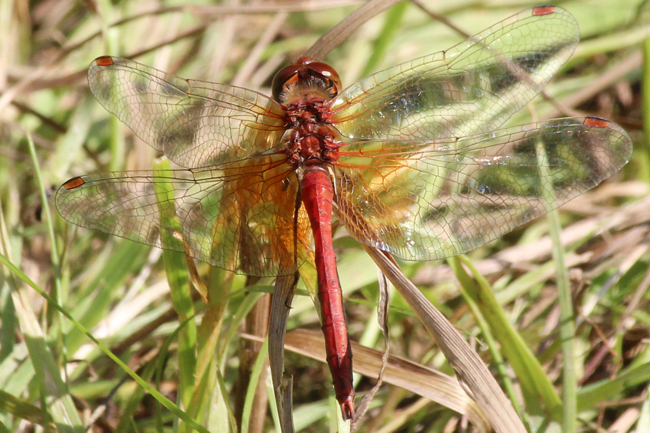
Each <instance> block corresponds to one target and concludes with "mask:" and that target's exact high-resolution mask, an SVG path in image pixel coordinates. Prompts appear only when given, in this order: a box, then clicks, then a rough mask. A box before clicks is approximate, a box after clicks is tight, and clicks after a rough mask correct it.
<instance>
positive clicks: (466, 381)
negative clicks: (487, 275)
mask: <svg viewBox="0 0 650 433" xmlns="http://www.w3.org/2000/svg"><path fill="white" fill-rule="evenodd" d="M362 246H363V248H364V249H365V250H366V252H367V253H368V254H369V255H370V257H372V259H373V260H374V261H375V263H377V266H379V269H381V271H382V272H383V273H384V275H386V277H388V279H389V280H390V282H391V283H393V285H394V286H395V288H396V289H397V290H398V291H399V292H400V293H401V294H402V296H403V297H404V299H405V300H406V301H407V302H408V303H409V305H410V306H411V308H412V309H413V311H414V312H415V314H417V316H418V318H419V319H420V320H421V321H422V323H423V324H424V326H425V327H426V328H427V330H428V331H429V333H431V335H432V336H433V337H434V338H435V340H436V342H437V343H438V345H439V346H440V349H441V350H442V352H443V353H444V354H445V357H446V358H447V360H448V361H449V364H450V365H451V366H452V368H453V369H454V371H455V372H456V374H457V375H458V380H459V381H460V383H461V384H462V385H463V387H464V389H465V391H466V392H467V393H468V394H469V395H470V396H471V397H472V399H473V400H474V401H475V402H476V403H477V404H478V406H479V407H480V408H481V410H482V411H483V413H484V414H485V416H486V417H487V418H488V419H489V420H490V424H491V425H492V427H493V428H494V429H495V431H497V432H498V433H519V432H525V431H526V429H525V428H524V426H523V424H522V422H521V420H520V419H519V417H518V416H517V413H516V412H515V410H514V409H513V407H512V404H511V403H510V401H509V400H508V399H507V398H506V397H505V395H504V394H503V391H502V390H501V388H500V387H499V385H498V384H497V382H496V380H494V378H493V377H492V375H491V373H490V371H489V370H488V369H487V367H486V366H485V364H484V363H483V361H482V360H481V359H480V358H479V356H478V355H477V354H476V352H474V351H473V350H472V349H471V348H470V347H469V345H468V344H467V342H465V340H463V338H462V337H461V335H460V334H459V333H458V331H457V330H456V328H454V326H453V325H452V324H451V323H450V322H449V320H447V318H446V317H445V316H444V315H443V314H442V313H441V312H440V311H438V310H437V309H436V308H435V307H434V306H433V305H432V304H431V302H430V301H429V300H428V299H427V298H426V297H425V296H424V295H423V294H422V293H421V292H420V290H418V288H417V287H415V285H414V284H413V283H412V282H411V281H410V280H409V279H408V278H406V276H405V275H404V273H403V272H402V271H401V269H399V267H398V266H397V264H396V263H395V262H394V260H392V258H390V257H389V256H388V255H387V253H384V252H382V251H379V250H377V249H374V248H371V247H368V246H366V245H362Z"/></svg>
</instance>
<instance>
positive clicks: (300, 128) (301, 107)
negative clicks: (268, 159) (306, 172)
mask: <svg viewBox="0 0 650 433" xmlns="http://www.w3.org/2000/svg"><path fill="white" fill-rule="evenodd" d="M286 110H287V120H286V123H287V127H288V130H287V133H286V134H285V137H286V138H285V140H286V149H287V156H288V161H289V163H290V164H292V165H294V166H301V165H315V164H326V163H330V162H333V161H336V160H337V159H338V147H339V146H340V144H339V140H338V131H337V130H336V129H335V128H334V127H333V126H332V125H331V123H330V122H331V112H330V111H329V107H328V105H327V104H325V103H324V102H323V100H322V99H320V98H313V99H311V100H305V101H301V102H297V103H293V104H289V105H288V106H287V107H286Z"/></svg>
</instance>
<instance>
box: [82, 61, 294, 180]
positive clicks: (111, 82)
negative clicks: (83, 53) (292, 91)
mask: <svg viewBox="0 0 650 433" xmlns="http://www.w3.org/2000/svg"><path fill="white" fill-rule="evenodd" d="M88 83H89V84H90V90H92V92H93V94H94V95H95V97H96V98H97V100H98V101H99V102H100V103H101V104H102V105H103V106H104V107H105V108H106V110H108V111H110V112H111V113H113V114H115V115H116V116H117V117H118V118H119V119H120V120H121V121H122V122H124V123H125V124H127V125H128V126H129V127H130V128H131V129H132V130H133V132H134V133H135V134H136V135H137V136H138V137H140V138H141V139H142V140H143V141H145V142H146V143H148V144H149V145H150V146H152V147H153V148H154V149H156V150H160V151H162V152H163V153H164V154H165V155H167V157H169V159H171V160H172V161H174V162H175V163H177V164H178V165H180V166H183V167H188V168H194V167H206V166H212V165H218V164H223V163H228V162H231V161H235V160H239V159H242V158H246V157H248V156H250V155H253V154H255V153H258V152H261V151H263V150H266V149H270V148H273V147H274V146H276V145H277V144H278V141H279V139H280V137H281V136H282V133H283V132H284V120H283V119H284V111H283V110H282V108H281V107H280V105H279V104H277V103H276V102H275V101H273V100H272V99H270V98H268V97H266V96H264V95H262V94H260V93H257V92H254V91H252V90H247V89H242V88H239V87H233V86H228V85H225V84H216V83H209V82H204V81H196V80H185V79H183V78H179V77H175V76H173V75H170V74H167V73H165V72H161V71H158V70H156V69H153V68H149V67H147V66H144V65H141V64H139V63H136V62H133V61H131V60H127V59H121V58H117V57H99V58H97V59H95V60H94V61H93V63H92V64H91V65H90V68H89V69H88Z"/></svg>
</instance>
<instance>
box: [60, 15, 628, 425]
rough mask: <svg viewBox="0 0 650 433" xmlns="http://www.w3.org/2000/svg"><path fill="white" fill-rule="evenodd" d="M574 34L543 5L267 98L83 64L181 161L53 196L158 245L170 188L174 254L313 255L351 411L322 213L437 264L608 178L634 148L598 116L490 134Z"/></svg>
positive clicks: (227, 258)
mask: <svg viewBox="0 0 650 433" xmlns="http://www.w3.org/2000/svg"><path fill="white" fill-rule="evenodd" d="M578 35H579V31H578V27H577V24H576V22H575V20H574V19H573V17H572V16H571V15H570V14H569V13H568V12H566V11H564V10H563V9H561V8H557V7H553V6H540V7H536V8H532V9H528V10H525V11H523V12H521V13H519V14H516V15H514V16H512V17H510V18H507V19H506V20H504V21H503V22H501V23H498V24H496V25H495V26H493V27H491V28H489V29H487V30H485V31H483V32H481V33H479V34H478V35H476V36H474V37H472V38H470V39H468V40H467V41H464V42H462V43H460V44H458V45H456V46H454V47H451V48H449V49H447V50H445V51H443V52H439V53H434V54H431V55H429V56H425V57H422V58H418V59H414V60H413V61H410V62H407V63H404V64H401V65H397V66H395V67H392V68H389V69H387V70H385V71H380V72H378V73H376V74H373V75H371V76H369V77H366V78H364V79H363V80H361V81H359V82H358V83H356V84H353V85H351V86H349V87H347V88H345V89H343V88H342V87H341V81H340V78H339V76H338V74H337V73H336V72H335V71H334V70H333V69H332V68H331V67H330V66H328V65H326V64H324V63H321V62H316V61H312V60H310V59H305V58H303V59H300V60H299V61H298V62H297V63H296V64H293V65H290V66H288V67H286V68H284V69H283V70H281V71H280V72H279V73H278V74H277V76H276V77H275V79H274V80H273V89H272V90H273V96H274V99H271V98H269V97H267V96H265V95H262V94H260V93H257V92H254V91H252V90H247V89H242V88H238V87H233V86H228V85H224V84H217V83H209V82H202V81H196V80H186V79H182V78H179V77H175V76H173V75H169V74H166V73H164V72H161V71H158V70H155V69H152V68H149V67H147V66H144V65H141V64H138V63H136V62H133V61H131V60H127V59H120V58H116V57H100V58H98V59H96V60H95V61H94V62H93V63H92V64H91V66H90V69H89V71H88V80H89V84H90V89H91V90H92V91H93V93H94V94H95V96H96V97H97V99H98V100H99V101H100V102H101V103H102V105H104V107H106V109H107V110H108V111H110V112H112V113H114V114H115V115H117V116H118V117H119V118H120V120H122V121H123V122H124V123H126V124H127V125H128V126H129V127H130V128H131V129H132V130H133V132H134V133H135V134H136V135H137V136H138V137H140V138H141V139H142V140H144V141H145V142H147V143H148V144H149V145H151V146H152V147H153V148H155V149H157V150H159V151H161V152H163V153H164V154H165V155H166V156H167V157H168V158H169V159H171V160H172V161H174V162H175V163H176V164H177V165H179V166H181V167H185V169H179V170H169V171H166V172H156V173H152V172H116V173H109V174H98V175H90V176H81V177H75V178H73V179H71V180H69V181H68V182H66V183H64V184H63V185H62V186H61V187H60V188H59V190H58V192H57V196H56V205H57V208H58V209H59V212H60V213H61V215H63V217H64V218H66V219H67V220H69V221H70V222H73V223H75V224H78V225H81V226H85V227H89V228H93V229H97V230H101V231H104V232H107V233H111V234H114V235H117V236H121V237H125V238H128V239H132V240H135V241H138V242H142V243H145V244H149V245H154V246H158V247H161V246H163V245H162V243H161V240H160V233H161V223H160V221H161V212H169V210H168V209H169V208H170V206H169V203H167V202H164V203H163V202H162V200H163V199H161V198H160V197H159V196H157V195H156V193H155V186H156V184H157V183H159V182H165V183H166V184H170V185H172V188H173V189H174V193H175V197H174V198H173V202H174V203H173V204H174V206H173V207H172V208H174V215H173V216H174V217H178V219H179V220H180V222H181V231H182V233H179V235H180V236H182V237H183V239H184V241H185V245H186V247H184V248H187V251H186V250H185V249H183V250H181V252H187V253H188V254H190V255H191V256H192V257H194V258H196V259H198V260H202V261H204V262H207V263H210V264H211V265H214V266H219V267H222V268H224V269H228V270H231V271H234V272H240V273H245V274H249V275H256V276H277V275H293V274H294V273H295V272H296V270H297V269H298V268H299V266H300V265H301V264H302V262H303V261H304V260H307V259H308V258H309V257H312V256H313V255H314V252H315V256H316V262H317V268H318V274H319V297H320V301H321V306H322V308H323V331H324V333H325V337H326V340H327V348H328V349H327V356H328V358H327V361H328V364H329V366H330V369H331V371H332V375H333V377H334V385H335V389H336V394H337V398H338V400H339V402H340V404H341V408H342V411H343V414H344V417H346V418H350V417H352V416H353V413H354V400H353V397H354V392H353V389H352V379H351V372H352V358H351V352H350V350H349V347H350V346H349V341H348V337H347V330H346V323H345V313H344V311H343V308H342V296H341V290H340V285H339V282H338V275H337V272H336V262H335V257H334V252H333V247H332V243H331V237H332V234H331V225H332V224H331V223H332V213H333V212H335V216H336V218H338V219H339V220H340V221H341V222H342V223H343V224H344V225H345V227H346V229H347V231H348V233H350V235H352V236H353V237H354V238H355V239H356V240H358V241H359V242H360V243H363V244H366V245H368V246H371V247H375V248H379V249H382V250H384V251H386V252H389V253H392V254H394V255H396V256H398V257H400V258H403V259H406V260H434V259H441V258H445V257H449V256H453V255H458V254H461V253H464V252H466V251H469V250H471V249H474V248H476V247H479V246H481V245H484V244H485V243H487V242H489V241H491V240H494V239H496V238H498V237H499V236H501V235H503V234H505V233H507V232H509V231H511V230H512V229H514V228H515V227H517V226H519V225H521V224H524V223H526V222H528V221H530V220H532V219H534V218H537V217H539V216H540V215H543V214H545V213H546V212H548V211H549V210H551V209H554V208H557V207H558V206H561V205H562V204H563V203H566V202H567V201H569V200H571V199H572V198H575V197H576V196H578V195H579V194H581V193H583V192H584V191H586V190H588V189H590V188H592V187H594V186H596V185H597V184H599V183H600V182H601V181H603V180H604V179H606V178H607V177H609V176H610V175H611V174H613V173H614V172H616V171H618V170H619V169H620V168H621V167H622V166H623V165H625V164H626V163H627V161H628V160H629V158H630V155H631V152H632V145H631V140H630V138H629V136H628V135H627V134H626V133H625V131H623V129H622V128H621V127H619V126H618V125H616V124H615V123H613V122H610V121H608V120H605V119H599V118H595V117H582V118H566V119H554V120H548V121H543V122H539V123H534V124H529V125H520V126H515V127H507V128H503V127H502V125H503V123H504V122H505V121H506V120H507V119H508V118H509V117H510V116H512V114H513V113H515V112H517V111H518V110H520V109H521V108H522V107H523V106H524V105H526V104H527V103H528V102H529V101H530V100H531V99H532V98H533V97H535V96H536V95H537V94H538V93H539V92H540V90H541V89H542V88H543V87H544V85H545V84H546V83H548V81H549V80H550V79H551V77H552V76H553V74H555V72H557V70H558V69H559V68H560V67H561V66H562V65H563V64H564V63H565V62H566V61H567V60H568V59H569V57H570V56H571V54H572V53H573V50H574V48H575V46H576V45H577V43H578ZM165 200H170V199H165ZM161 209H167V210H165V211H163V210H161Z"/></svg>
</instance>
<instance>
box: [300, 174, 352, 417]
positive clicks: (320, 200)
mask: <svg viewBox="0 0 650 433" xmlns="http://www.w3.org/2000/svg"><path fill="white" fill-rule="evenodd" d="M301 186H302V188H301V194H302V202H303V203H304V205H305V210H306V211H307V214H308V215H309V220H310V222H311V227H312V231H313V233H314V243H315V246H316V248H315V250H316V270H317V271H318V299H319V301H320V305H321V311H322V329H323V334H324V336H325V348H326V349H325V350H326V353H327V364H328V365H329V367H330V371H331V373H332V379H333V381H334V391H335V392H336V399H337V400H338V402H339V404H340V405H341V412H342V413H343V418H344V419H346V420H348V419H352V417H353V416H354V387H353V385H352V351H351V349H350V340H349V338H348V325H347V320H346V318H345V310H344V309H343V293H342V292H341V283H340V282H339V275H338V271H337V270H336V255H335V254H334V246H333V245H332V200H333V199H334V188H333V187H332V181H331V180H330V177H329V175H328V174H327V172H326V171H325V169H324V168H323V167H321V166H319V165H312V166H308V167H307V168H306V169H305V172H304V174H303V178H302V182H301Z"/></svg>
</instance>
